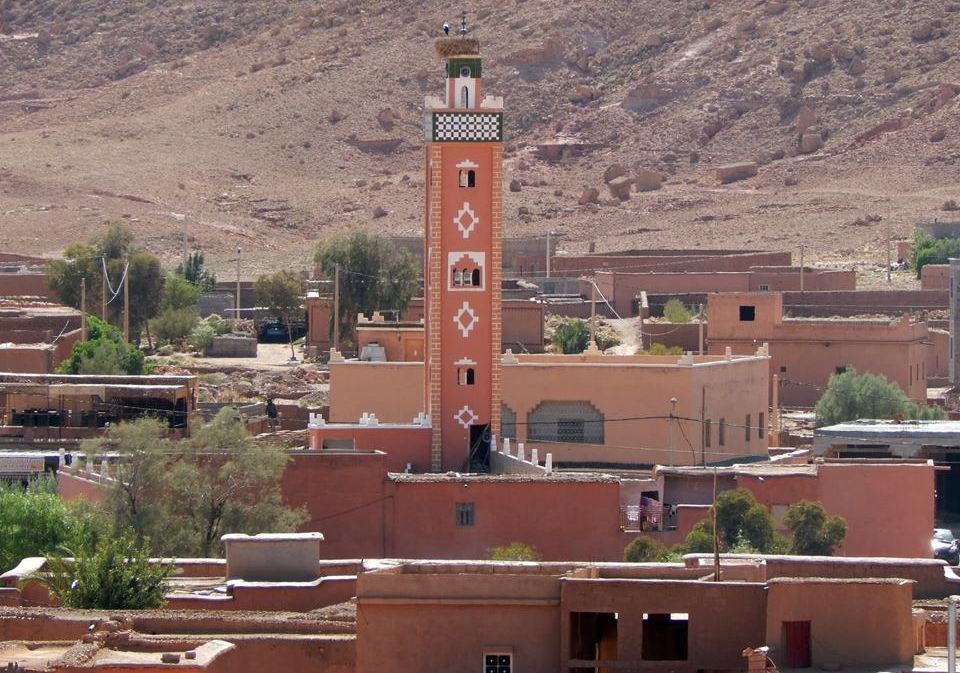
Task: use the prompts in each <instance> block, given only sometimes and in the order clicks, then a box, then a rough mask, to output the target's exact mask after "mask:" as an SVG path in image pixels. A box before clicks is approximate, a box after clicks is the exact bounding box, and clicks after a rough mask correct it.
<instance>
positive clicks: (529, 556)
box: [489, 542, 543, 561]
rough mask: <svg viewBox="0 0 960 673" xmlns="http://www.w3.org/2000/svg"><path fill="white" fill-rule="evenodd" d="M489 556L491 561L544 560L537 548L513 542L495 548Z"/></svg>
mask: <svg viewBox="0 0 960 673" xmlns="http://www.w3.org/2000/svg"><path fill="white" fill-rule="evenodd" d="M489 554H490V560H491V561H539V560H540V559H541V558H543V555H542V554H540V552H539V551H537V548H536V547H534V546H533V545H529V544H525V543H523V542H511V543H510V544H505V545H501V546H499V547H493V548H492V549H490V552H489Z"/></svg>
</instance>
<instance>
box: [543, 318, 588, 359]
mask: <svg viewBox="0 0 960 673" xmlns="http://www.w3.org/2000/svg"><path fill="white" fill-rule="evenodd" d="M551 342H552V343H553V345H554V346H556V347H557V348H559V349H560V351H561V352H563V353H565V354H567V355H573V354H576V353H582V352H583V351H585V350H586V349H587V345H588V344H589V343H590V328H589V327H587V323H585V322H584V321H583V320H580V319H579V318H573V319H572V320H567V321H565V322H564V323H562V324H561V325H558V326H557V329H556V330H555V331H554V333H553V338H552V339H551Z"/></svg>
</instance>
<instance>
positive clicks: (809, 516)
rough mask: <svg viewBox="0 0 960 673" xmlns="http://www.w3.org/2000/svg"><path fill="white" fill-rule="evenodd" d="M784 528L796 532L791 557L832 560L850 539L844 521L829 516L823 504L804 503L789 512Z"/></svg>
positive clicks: (793, 505)
mask: <svg viewBox="0 0 960 673" xmlns="http://www.w3.org/2000/svg"><path fill="white" fill-rule="evenodd" d="M783 524H784V525H785V526H786V527H787V528H789V529H790V530H791V531H792V532H793V544H792V546H791V550H790V551H791V553H793V554H802V555H804V556H832V555H833V552H834V550H835V549H836V548H837V547H838V546H840V544H841V543H842V542H843V539H844V538H845V537H846V536H847V522H846V521H845V520H844V519H843V517H839V516H827V513H826V511H824V509H823V505H821V504H820V503H819V502H810V501H809V500H801V501H799V502H795V503H794V504H792V505H790V507H788V508H787V513H786V514H785V515H784V517H783Z"/></svg>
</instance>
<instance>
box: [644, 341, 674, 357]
mask: <svg viewBox="0 0 960 673" xmlns="http://www.w3.org/2000/svg"><path fill="white" fill-rule="evenodd" d="M641 352H642V351H641ZM647 355H683V348H682V347H681V346H664V345H663V344H661V343H656V342H654V343H652V344H650V348H649V350H647Z"/></svg>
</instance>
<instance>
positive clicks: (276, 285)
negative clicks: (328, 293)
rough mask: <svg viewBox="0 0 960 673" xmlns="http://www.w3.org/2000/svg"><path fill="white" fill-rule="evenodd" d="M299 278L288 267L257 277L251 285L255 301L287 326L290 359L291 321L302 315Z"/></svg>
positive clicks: (292, 354)
mask: <svg viewBox="0 0 960 673" xmlns="http://www.w3.org/2000/svg"><path fill="white" fill-rule="evenodd" d="M301 285H302V284H301V279H300V276H298V275H297V274H296V273H295V272H293V271H290V270H288V269H284V270H282V271H276V272H275V273H271V274H268V275H264V276H260V277H259V278H257V280H256V282H255V283H254V285H253V288H254V291H255V292H256V293H257V303H258V304H260V305H261V306H266V307H267V308H269V309H270V311H271V312H272V313H273V314H274V315H276V316H277V318H278V320H280V322H282V323H284V324H285V325H286V326H287V336H288V338H289V340H290V359H292V360H293V359H296V353H295V352H294V350H293V323H294V321H295V320H298V319H299V318H300V317H302V315H303V307H302V299H303V289H302V286H301Z"/></svg>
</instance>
